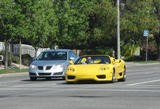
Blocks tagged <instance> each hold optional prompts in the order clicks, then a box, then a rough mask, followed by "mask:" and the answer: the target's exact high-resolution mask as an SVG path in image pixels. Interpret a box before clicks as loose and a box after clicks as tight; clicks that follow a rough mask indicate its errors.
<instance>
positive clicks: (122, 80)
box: [118, 67, 127, 82]
mask: <svg viewBox="0 0 160 109" xmlns="http://www.w3.org/2000/svg"><path fill="white" fill-rule="evenodd" d="M126 78H127V75H126V67H124V70H123V78H122V79H119V80H118V81H121V82H124V81H126Z"/></svg>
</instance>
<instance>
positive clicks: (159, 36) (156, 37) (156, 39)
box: [155, 35, 160, 60]
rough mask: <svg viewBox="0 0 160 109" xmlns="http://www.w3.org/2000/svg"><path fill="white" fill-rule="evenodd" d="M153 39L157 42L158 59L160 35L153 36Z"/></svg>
mask: <svg viewBox="0 0 160 109" xmlns="http://www.w3.org/2000/svg"><path fill="white" fill-rule="evenodd" d="M155 41H156V43H157V53H158V56H157V59H158V60H160V35H156V36H155Z"/></svg>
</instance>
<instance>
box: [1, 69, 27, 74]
mask: <svg viewBox="0 0 160 109" xmlns="http://www.w3.org/2000/svg"><path fill="white" fill-rule="evenodd" d="M20 72H28V69H15V68H13V69H2V70H0V74H7V73H20Z"/></svg>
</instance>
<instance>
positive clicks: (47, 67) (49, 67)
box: [38, 66, 52, 70]
mask: <svg viewBox="0 0 160 109" xmlns="http://www.w3.org/2000/svg"><path fill="white" fill-rule="evenodd" d="M51 68H52V66H46V67H44V66H38V70H44V69H45V70H50V69H51Z"/></svg>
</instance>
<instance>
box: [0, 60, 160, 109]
mask: <svg viewBox="0 0 160 109" xmlns="http://www.w3.org/2000/svg"><path fill="white" fill-rule="evenodd" d="M0 109H160V64H147V65H140V64H131V63H128V64H127V81H126V82H117V83H113V84H112V83H91V82H86V83H78V84H66V82H65V81H63V80H50V81H47V80H45V79H40V80H38V81H29V78H28V74H27V73H22V74H10V75H0Z"/></svg>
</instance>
